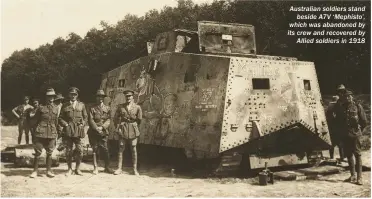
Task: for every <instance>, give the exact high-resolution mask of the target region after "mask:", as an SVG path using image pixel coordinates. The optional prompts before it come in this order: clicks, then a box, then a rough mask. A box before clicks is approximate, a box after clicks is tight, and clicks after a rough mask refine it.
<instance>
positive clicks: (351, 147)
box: [335, 91, 367, 185]
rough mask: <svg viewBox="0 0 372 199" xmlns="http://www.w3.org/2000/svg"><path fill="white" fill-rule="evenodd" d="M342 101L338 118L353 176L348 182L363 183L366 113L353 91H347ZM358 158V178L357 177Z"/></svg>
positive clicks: (337, 108) (339, 104) (337, 113)
mask: <svg viewBox="0 0 372 199" xmlns="http://www.w3.org/2000/svg"><path fill="white" fill-rule="evenodd" d="M340 100H342V103H338V104H337V106H336V110H335V111H336V120H337V125H338V126H339V129H340V130H341V132H340V133H342V142H343V144H344V151H345V155H346V157H347V160H348V163H349V168H350V173H351V176H350V177H349V178H348V179H346V180H345V181H347V182H355V181H356V184H358V185H362V184H363V182H362V158H361V143H360V137H361V135H362V130H363V129H364V128H365V127H366V126H367V119H366V114H365V112H364V110H363V107H362V106H361V105H360V104H359V103H356V102H355V101H354V100H353V97H352V92H351V91H346V92H345V95H343V96H342V98H340ZM353 156H355V160H356V169H357V171H356V172H357V178H355V165H354V158H353Z"/></svg>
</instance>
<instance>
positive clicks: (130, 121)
mask: <svg viewBox="0 0 372 199" xmlns="http://www.w3.org/2000/svg"><path fill="white" fill-rule="evenodd" d="M122 122H125V123H136V121H135V120H122Z"/></svg>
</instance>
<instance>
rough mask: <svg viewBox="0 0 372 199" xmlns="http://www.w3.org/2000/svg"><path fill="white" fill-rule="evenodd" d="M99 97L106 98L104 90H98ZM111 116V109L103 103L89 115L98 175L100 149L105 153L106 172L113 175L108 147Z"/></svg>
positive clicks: (90, 134)
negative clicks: (97, 155) (98, 153)
mask: <svg viewBox="0 0 372 199" xmlns="http://www.w3.org/2000/svg"><path fill="white" fill-rule="evenodd" d="M97 96H98V97H99V96H101V97H105V96H106V95H105V94H104V92H103V90H98V91H97ZM110 116H111V109H110V107H109V106H106V105H105V104H103V101H102V102H101V103H98V104H96V105H95V106H93V107H91V108H90V111H89V115H88V118H89V120H88V123H89V129H88V132H87V133H88V137H89V143H90V145H91V146H92V148H93V165H94V171H93V173H94V174H97V173H98V169H97V158H96V154H97V152H98V149H99V148H101V149H102V150H103V153H104V154H103V155H104V159H105V171H106V172H109V173H111V170H110V169H109V161H110V156H109V151H108V147H107V141H108V135H109V131H108V128H109V126H110Z"/></svg>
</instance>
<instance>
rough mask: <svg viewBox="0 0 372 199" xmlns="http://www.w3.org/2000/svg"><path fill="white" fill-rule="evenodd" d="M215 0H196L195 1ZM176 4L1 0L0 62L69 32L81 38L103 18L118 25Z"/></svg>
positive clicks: (165, 1) (170, 1)
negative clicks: (130, 18) (16, 51)
mask: <svg viewBox="0 0 372 199" xmlns="http://www.w3.org/2000/svg"><path fill="white" fill-rule="evenodd" d="M211 1H212V0H194V2H195V3H204V2H211ZM165 5H167V6H171V7H174V6H176V5H177V1H176V0H156V1H155V0H134V1H130V0H1V49H0V50H1V63H2V62H3V60H4V59H6V58H8V57H9V56H10V55H11V54H12V53H13V52H14V51H15V50H22V49H23V48H31V49H35V48H37V47H39V46H40V45H42V44H46V43H52V42H53V40H54V39H56V38H58V37H63V38H65V37H66V36H67V35H68V34H69V33H70V32H74V33H76V34H78V35H80V36H81V37H84V36H85V34H86V33H87V32H88V31H89V30H90V29H91V28H93V27H96V28H98V27H99V23H100V21H106V22H108V23H109V24H116V23H117V22H118V21H119V20H121V19H123V18H124V16H125V15H126V14H135V15H138V16H143V15H144V14H145V13H146V12H147V11H149V10H151V9H157V10H160V9H161V8H163V7H164V6H165Z"/></svg>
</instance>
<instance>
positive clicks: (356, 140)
mask: <svg viewBox="0 0 372 199" xmlns="http://www.w3.org/2000/svg"><path fill="white" fill-rule="evenodd" d="M342 143H343V145H344V154H345V156H346V157H349V156H352V155H355V156H357V155H359V156H360V155H361V142H360V137H359V136H357V137H347V138H345V139H344V141H343V142H342Z"/></svg>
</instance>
